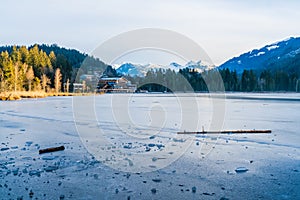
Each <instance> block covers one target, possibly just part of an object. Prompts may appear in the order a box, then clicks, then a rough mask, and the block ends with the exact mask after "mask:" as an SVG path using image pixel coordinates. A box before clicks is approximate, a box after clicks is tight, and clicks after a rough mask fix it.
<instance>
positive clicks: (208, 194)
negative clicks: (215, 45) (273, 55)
mask: <svg viewBox="0 0 300 200" xmlns="http://www.w3.org/2000/svg"><path fill="white" fill-rule="evenodd" d="M79 98H82V99H79V101H78V99H73V98H71V97H53V98H45V99H37V100H35V99H30V100H21V101H13V102H0V142H1V144H0V149H3V151H0V197H1V198H2V199H10V198H11V199H17V198H21V197H22V198H23V199H28V198H30V196H32V197H33V198H38V199H59V198H60V197H64V198H66V199H70V198H72V199H95V197H97V198H98V197H99V198H100V199H120V198H121V199H124V198H128V197H129V198H132V199H154V198H155V199H161V198H164V199H166V198H173V199H195V198H201V199H205V198H211V199H221V198H222V197H224V198H228V199H237V198H239V199H257V198H263V199H299V198H300V191H299V182H300V172H299V171H300V154H299V150H300V144H299V141H300V135H299V130H300V115H299V109H300V95H299V94H242V93H241V94H239V93H233V94H226V99H225V101H223V100H224V99H223V98H222V96H221V98H219V97H218V96H216V98H215V99H216V100H214V99H212V98H211V96H210V95H209V94H180V95H179V94H178V95H177V96H176V95H173V94H129V95H124V94H120V95H118V94H113V95H100V96H95V97H92V98H90V97H79ZM181 100H182V101H181ZM74 102H75V103H76V102H77V103H80V102H86V103H89V102H90V103H93V104H92V107H91V106H90V105H89V104H79V105H77V106H79V108H85V109H86V110H85V111H89V110H88V109H91V111H92V112H93V116H94V118H91V117H90V113H89V112H82V116H81V115H80V116H76V114H79V113H80V112H81V111H82V110H81V109H78V107H77V108H74V105H76V104H74ZM223 103H224V107H225V112H224V113H223V111H220V112H218V109H222V107H223V106H222V105H223ZM215 104H218V105H215ZM220 105H221V106H220ZM76 109H77V110H76ZM74 110H75V111H76V112H77V113H75V114H74ZM216 114H221V115H222V114H224V116H221V117H220V118H218V117H219V116H217V117H216V116H214V115H216ZM127 116H129V117H130V118H128V117H127ZM74 118H75V119H76V120H75V121H74ZM214 119H218V120H220V121H221V128H222V129H223V130H227V129H229V130H240V129H247V130H248V129H271V130H272V133H271V134H241V135H234V134H227V135H181V136H178V135H176V132H177V131H184V130H186V131H197V130H198V131H201V130H202V127H204V129H205V130H215V129H216V128H218V126H214V125H212V120H214ZM75 125H76V126H77V127H76V126H75ZM83 127H87V128H83ZM76 128H77V129H76ZM78 128H79V129H78ZM81 128H82V129H81ZM80 129H81V130H80ZM77 130H79V131H82V130H93V132H88V133H81V132H77ZM94 131H95V132H94ZM99 133H100V134H101V133H102V135H101V136H100V137H96V138H95V137H94V136H95V134H99ZM104 140H105V143H101V142H102V141H104ZM61 145H64V146H65V147H66V149H65V150H64V151H59V152H53V153H48V154H45V155H44V154H43V155H39V154H38V151H39V149H42V148H48V147H55V146H61ZM86 147H87V148H86ZM97 150H98V151H99V152H104V153H105V154H103V156H105V159H102V158H100V157H99V156H97V154H95V152H94V151H97ZM114 150H115V151H114ZM114 152H115V153H116V154H115V155H114ZM139 155H141V157H143V159H144V160H142V161H143V162H142V163H138V162H136V161H137V160H139V159H140V158H139V159H136V156H139ZM113 156H115V158H116V160H113ZM106 158H107V159H106ZM118 159H119V160H118ZM118 163H119V165H120V166H119V168H120V171H119V170H117V169H118V166H117V165H118ZM130 168H135V169H145V171H149V172H143V170H141V173H139V172H137V173H130V172H126V170H124V169H128V171H130ZM149 169H152V170H149ZM157 169H159V170H157ZM237 169H247V170H246V172H244V173H237V171H236V170H237ZM238 171H239V170H238Z"/></svg>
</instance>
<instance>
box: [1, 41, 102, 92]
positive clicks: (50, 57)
mask: <svg viewBox="0 0 300 200" xmlns="http://www.w3.org/2000/svg"><path fill="white" fill-rule="evenodd" d="M106 68H107V65H106V64H104V63H103V62H101V61H100V60H99V59H96V58H94V57H91V56H88V55H87V54H83V53H80V52H79V51H77V50H74V49H66V48H62V47H58V46H57V45H50V46H48V45H33V46H30V47H26V46H5V47H0V81H1V85H0V86H1V87H0V92H6V91H44V92H50V91H52V92H53V91H55V92H60V91H63V92H68V91H69V90H70V87H72V83H74V82H76V81H79V80H78V79H79V75H80V74H88V73H93V71H98V72H99V73H101V72H103V71H104V70H105V69H106ZM79 70H80V71H79ZM64 85H65V86H66V87H63V86H64Z"/></svg>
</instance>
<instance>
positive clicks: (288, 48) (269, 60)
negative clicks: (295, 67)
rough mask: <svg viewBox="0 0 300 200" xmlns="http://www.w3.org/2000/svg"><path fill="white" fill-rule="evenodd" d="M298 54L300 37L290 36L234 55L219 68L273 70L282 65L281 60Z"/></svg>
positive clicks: (299, 51)
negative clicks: (236, 55)
mask: <svg viewBox="0 0 300 200" xmlns="http://www.w3.org/2000/svg"><path fill="white" fill-rule="evenodd" d="M297 55H300V37H289V38H287V39H284V40H282V41H277V42H275V43H272V44H269V45H266V46H264V47H262V48H260V49H253V50H252V51H249V52H247V53H244V54H241V55H240V56H238V57H234V58H232V59H230V60H228V61H226V62H225V63H223V64H222V65H220V66H219V67H218V68H219V69H225V68H228V69H230V70H236V71H237V72H238V73H242V72H243V71H244V70H245V69H253V70H257V71H262V70H266V69H267V70H273V68H274V66H275V65H276V66H277V67H280V66H279V65H278V63H279V62H287V59H289V58H291V57H295V56H297Z"/></svg>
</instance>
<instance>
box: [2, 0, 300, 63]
mask: <svg viewBox="0 0 300 200" xmlns="http://www.w3.org/2000/svg"><path fill="white" fill-rule="evenodd" d="M299 9H300V1H298V0H286V1H283V0H282V1H279V0H272V1H267V0H252V1H238V0H223V1H222V0H211V1H204V0H186V1H179V0H172V1H171V0H165V1H159V0H153V1H146V0H131V1H129V0H124V1H122V0H110V1H104V0H87V1H83V0H82V1H80V0H64V1H60V0H45V1H40V0H27V1H17V0H10V1H8V0H7V1H6V0H3V1H1V12H0V17H1V19H2V20H1V31H0V45H13V44H17V45H31V44H35V43H46V44H53V43H56V44H58V45H60V46H64V47H67V48H75V49H78V50H80V51H82V52H86V53H90V52H92V51H93V50H94V49H95V48H97V47H98V46H99V45H100V44H101V43H103V42H105V41H106V40H108V39H110V38H111V37H113V36H116V35H118V34H120V33H123V32H126V31H130V30H134V29H140V28H161V29H168V30H172V31H176V32H178V33H181V34H183V35H185V36H187V37H189V38H190V39H192V40H194V41H195V42H197V43H198V44H199V45H200V46H201V47H202V48H203V49H204V50H205V51H206V53H207V54H208V55H209V57H210V58H211V59H212V61H213V63H214V64H216V65H219V64H221V63H223V62H225V61H226V60H228V59H229V58H232V57H234V56H238V55H240V54H241V53H244V52H247V51H249V50H252V49H254V48H260V47H262V46H264V45H266V44H269V43H273V42H275V41H279V40H282V39H286V38H288V37H291V36H300V26H299V19H300V11H299ZM175 42H176V41H175Z"/></svg>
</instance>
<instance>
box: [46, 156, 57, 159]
mask: <svg viewBox="0 0 300 200" xmlns="http://www.w3.org/2000/svg"><path fill="white" fill-rule="evenodd" d="M57 157H58V156H43V157H42V159H43V160H54V159H55V158H57Z"/></svg>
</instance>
